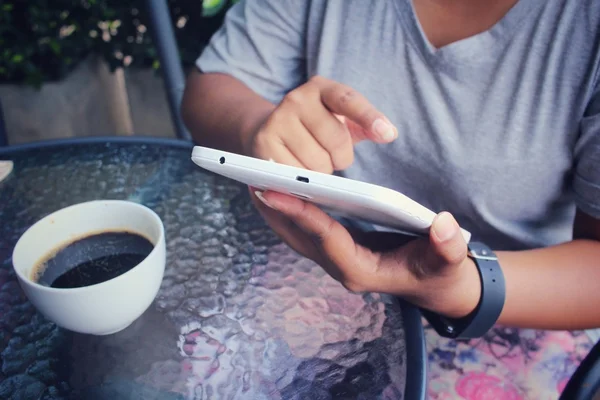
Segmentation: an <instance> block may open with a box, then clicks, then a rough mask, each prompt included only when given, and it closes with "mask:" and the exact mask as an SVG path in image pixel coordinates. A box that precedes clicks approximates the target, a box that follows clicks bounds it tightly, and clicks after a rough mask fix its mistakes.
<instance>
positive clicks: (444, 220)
mask: <svg viewBox="0 0 600 400" xmlns="http://www.w3.org/2000/svg"><path fill="white" fill-rule="evenodd" d="M429 242H430V244H431V250H432V253H433V254H434V255H435V257H436V258H437V261H438V262H437V264H438V265H458V264H460V263H462V262H463V260H464V259H465V258H466V257H467V253H468V249H467V242H465V239H464V237H463V235H462V232H461V229H460V227H459V226H458V223H457V222H456V220H455V219H454V217H453V216H452V214H450V213H448V212H442V213H440V214H438V215H437V216H436V217H435V218H434V220H433V224H432V225H431V229H430V232H429Z"/></svg>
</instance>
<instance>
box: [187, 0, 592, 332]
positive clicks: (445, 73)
mask: <svg viewBox="0 0 600 400" xmlns="http://www.w3.org/2000/svg"><path fill="white" fill-rule="evenodd" d="M197 66H198V69H199V71H196V72H194V73H192V75H191V76H190V78H189V81H188V85H187V88H186V94H185V98H184V104H183V110H182V111H183V115H184V119H185V121H186V123H187V125H188V126H189V128H190V130H191V131H192V132H193V133H195V139H196V140H197V141H198V142H199V143H200V144H202V145H205V146H211V147H216V148H221V149H224V150H229V151H234V152H239V153H243V154H247V155H251V156H254V157H259V158H263V159H273V160H274V161H276V162H279V163H284V164H291V165H296V166H302V167H305V168H309V169H313V170H317V171H322V172H327V173H332V172H334V171H338V173H340V174H342V175H344V176H347V177H350V178H353V179H358V180H364V181H369V182H371V183H376V184H379V185H383V186H387V187H390V188H392V189H396V190H398V191H400V192H402V193H404V194H406V195H408V196H409V197H411V198H413V199H414V200H416V201H418V202H420V203H422V204H423V205H425V206H427V207H429V208H430V209H432V210H436V211H439V212H440V213H439V214H438V216H437V217H436V219H435V221H434V223H433V226H432V229H431V234H430V237H429V239H428V240H425V239H423V240H414V241H411V242H409V243H408V244H405V245H403V246H400V247H398V248H396V249H394V250H393V251H386V252H381V253H379V252H375V251H372V250H369V249H368V248H367V247H362V246H361V245H359V244H358V243H356V242H355V240H354V239H353V236H352V235H350V234H349V232H348V230H347V229H346V228H345V227H343V226H342V225H340V224H339V223H338V222H337V221H335V220H333V219H331V218H330V217H329V216H327V215H326V214H324V213H323V212H321V211H319V210H318V209H317V208H315V207H313V206H311V205H309V204H306V203H304V202H302V201H300V200H298V199H295V198H291V197H288V196H284V195H281V194H277V193H271V192H269V193H260V192H256V194H254V195H253V198H254V199H255V200H256V201H255V203H256V206H257V207H258V209H259V211H260V212H261V213H262V215H263V216H264V218H265V219H266V221H267V222H268V223H269V224H270V226H271V227H272V228H273V229H274V230H275V231H276V232H277V233H278V234H279V235H280V236H281V237H282V238H283V239H284V240H285V241H286V242H287V243H288V244H289V245H290V246H291V247H293V248H294V249H296V250H297V251H299V252H300V253H302V254H303V255H305V256H307V257H309V258H312V259H313V260H315V261H316V262H318V263H319V264H320V265H321V266H322V267H323V268H325V269H326V270H327V272H328V273H329V274H330V275H332V276H333V277H334V278H335V279H338V280H339V281H340V282H341V283H342V284H344V285H345V286H346V287H347V288H348V289H350V290H353V291H375V292H385V293H391V294H394V295H398V296H402V297H404V298H407V299H408V300H410V301H411V302H413V303H414V304H416V305H417V306H419V307H420V308H421V309H423V310H424V311H425V312H426V315H427V317H428V319H429V321H430V322H431V323H432V325H434V326H435V327H436V330H437V331H438V332H439V333H440V334H441V335H444V336H449V337H455V336H457V335H458V336H459V337H463V336H464V337H479V336H481V335H482V334H483V333H485V331H487V330H488V329H490V328H491V326H492V325H494V324H495V323H498V324H501V325H504V326H512V327H519V328H534V329H557V330H579V329H587V328H595V327H600V309H599V308H598V306H597V305H598V304H600V291H599V290H597V288H598V283H597V282H599V281H600V262H599V261H598V260H600V167H599V164H600V82H599V80H600V78H599V77H600V2H598V1H596V0H582V1H569V0H518V1H517V0H495V1H488V0H451V1H448V0H444V1H441V0H412V1H411V0H386V1H373V2H366V1H363V0H329V1H327V0H305V1H299V0H287V1H286V0H247V1H242V2H241V3H240V4H238V5H236V6H234V7H233V8H232V9H231V10H230V11H229V13H228V15H227V17H226V20H225V24H224V26H223V28H222V29H221V30H220V31H219V32H217V33H216V34H215V36H214V37H213V39H212V41H211V43H210V44H209V46H208V47H207V48H206V49H205V50H204V52H203V54H202V55H201V57H200V58H199V59H198V61H197ZM200 132H202V134H200ZM459 224H460V226H462V227H464V228H465V229H467V230H469V231H470V232H472V234H473V238H474V240H475V241H477V242H482V243H483V244H484V245H485V246H484V248H485V247H486V246H487V247H489V248H490V249H491V250H492V251H493V252H494V254H495V256H497V262H496V261H495V260H494V258H495V257H492V258H491V260H485V259H482V258H478V257H473V255H472V254H471V255H470V254H469V248H468V246H467V244H466V243H465V242H464V240H463V239H462V237H461V235H460V234H459V229H458V227H459ZM315 238H316V239H317V240H314V239H315ZM471 250H473V251H472V253H473V252H474V251H475V250H479V251H481V249H479V248H477V249H471ZM492 255H493V254H492ZM487 266H490V268H492V269H493V271H494V274H495V275H494V277H497V278H498V279H497V281H496V280H494V282H492V278H491V277H488V276H486V275H485V274H486V272H485V271H487V269H486V267H487ZM494 279H495V278H494ZM502 282H504V285H503V284H502ZM482 288H483V290H482ZM486 296H487V297H486ZM490 296H491V297H490Z"/></svg>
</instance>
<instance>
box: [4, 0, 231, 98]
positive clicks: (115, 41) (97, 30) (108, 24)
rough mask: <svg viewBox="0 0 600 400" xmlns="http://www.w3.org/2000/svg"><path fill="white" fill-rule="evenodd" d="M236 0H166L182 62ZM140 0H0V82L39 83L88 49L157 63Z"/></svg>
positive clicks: (125, 62) (111, 57) (111, 58)
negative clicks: (0, 0)
mask: <svg viewBox="0 0 600 400" xmlns="http://www.w3.org/2000/svg"><path fill="white" fill-rule="evenodd" d="M236 1H237V0H168V5H169V8H170V10H171V19H172V22H173V26H174V27H175V33H176V36H177V44H178V47H179V51H180V55H181V61H182V63H183V65H184V66H189V65H192V64H193V62H194V60H195V59H196V58H197V57H198V55H199V53H200V51H201V50H202V48H203V47H204V46H205V45H206V43H207V42H208V40H209V39H210V37H211V36H212V34H213V33H214V32H215V31H216V30H217V29H218V27H219V26H220V25H221V23H222V21H223V17H224V14H225V12H226V11H227V9H228V8H229V7H230V6H231V5H232V4H233V3H235V2H236ZM145 7H146V3H145V1H144V0H129V1H122V0H31V1H26V0H3V1H2V2H0V83H16V84H26V85H30V86H34V87H39V86H40V85H41V84H43V83H44V82H48V81H55V80H59V79H61V78H62V77H64V76H65V75H67V74H68V73H69V72H70V71H71V70H72V69H73V68H75V67H76V66H77V64H78V63H79V62H80V61H82V60H84V59H85V58H86V57H87V56H89V55H90V54H98V55H100V56H101V57H103V58H104V59H105V60H106V61H107V62H108V64H109V65H110V67H111V69H114V68H117V67H153V68H155V69H157V68H159V62H158V59H157V54H156V51H155V49H154V46H153V45H152V40H151V35H150V32H149V31H148V17H147V14H146V10H145Z"/></svg>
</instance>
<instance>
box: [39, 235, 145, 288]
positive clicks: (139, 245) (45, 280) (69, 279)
mask: <svg viewBox="0 0 600 400" xmlns="http://www.w3.org/2000/svg"><path fill="white" fill-rule="evenodd" d="M153 248H154V245H153V244H152V243H151V242H150V241H149V240H148V239H146V238H145V237H143V236H141V235H139V234H137V233H131V232H102V233H98V234H92V235H90V236H86V237H83V238H80V239H77V240H76V241H74V242H72V243H69V244H67V245H66V246H63V247H61V248H60V249H58V251H54V252H52V254H50V255H48V256H47V257H45V258H44V259H43V261H42V262H41V263H40V264H38V265H37V266H36V267H35V268H34V269H33V274H32V278H33V280H34V281H35V282H37V283H39V284H41V285H44V286H50V287H53V288H63V289H67V288H77V287H83V286H90V285H95V284H98V283H101V282H105V281H108V280H110V279H113V278H116V277H117V276H119V275H122V274H124V273H125V272H127V271H129V270H130V269H132V268H133V267H135V266H136V265H138V264H139V263H140V262H142V261H143V260H144V259H145V258H146V257H147V256H148V254H150V252H151V251H152V249H153Z"/></svg>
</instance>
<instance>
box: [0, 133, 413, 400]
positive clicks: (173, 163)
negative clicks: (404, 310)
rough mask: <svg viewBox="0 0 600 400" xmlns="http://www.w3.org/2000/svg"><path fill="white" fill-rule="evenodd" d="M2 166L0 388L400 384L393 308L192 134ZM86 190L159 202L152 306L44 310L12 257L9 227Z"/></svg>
mask: <svg viewBox="0 0 600 400" xmlns="http://www.w3.org/2000/svg"><path fill="white" fill-rule="evenodd" d="M13 159H14V161H15V166H14V171H13V172H12V174H11V175H10V176H9V177H8V178H7V179H6V180H5V181H3V182H0V353H1V359H2V365H1V370H0V399H6V398H11V399H32V398H36V399H37V398H43V399H59V398H81V399H104V398H106V399H111V400H115V399H219V400H220V399H305V398H310V399H311V400H317V399H330V398H331V399H333V398H335V399H358V398H360V399H377V398H384V399H397V398H402V392H403V389H404V380H405V375H406V368H405V354H404V331H403V329H402V316H401V313H400V308H399V306H398V305H396V304H395V303H393V302H391V301H388V300H387V299H385V298H382V297H381V296H377V295H356V294H351V293H348V292H347V291H346V290H345V289H343V288H342V287H341V286H340V285H339V284H338V283H337V282H335V281H334V280H333V279H331V278H330V277H328V276H327V275H326V274H325V273H324V272H323V271H322V270H321V268H319V267H317V266H316V265H315V264H313V263H312V262H310V261H308V260H306V259H303V258H301V257H299V256H298V255H296V253H294V252H293V251H292V250H290V249H289V248H288V247H286V246H285V245H283V244H281V242H280V241H279V240H278V239H277V238H276V237H275V236H274V235H273V234H272V233H271V231H270V230H269V229H268V228H267V227H266V226H265V225H264V223H263V221H262V219H261V218H260V216H259V215H258V214H257V213H256V212H255V211H254V209H253V208H252V206H251V205H250V204H249V198H248V194H247V191H246V189H245V187H243V186H241V185H238V184H236V183H234V182H232V181H229V180H226V179H224V178H220V177H216V176H214V175H212V174H207V173H205V172H203V171H202V170H201V169H200V168H198V167H197V166H195V165H194V164H193V163H192V162H191V161H190V149H188V148H178V147H168V146H159V145H150V144H148V145H140V144H114V143H113V144H94V145H91V144H87V145H77V146H75V147H71V148H69V149H67V148H62V147H58V148H51V149H45V150H31V151H26V152H21V153H18V154H17V155H15V156H14V158H13ZM94 199H129V200H132V201H136V202H140V203H143V204H145V205H147V206H149V207H151V208H152V209H154V210H155V211H156V212H157V213H158V214H159V215H160V216H161V218H162V219H163V221H164V223H165V228H166V237H167V252H168V255H167V269H166V272H165V277H164V280H163V283H162V287H161V289H160V292H159V294H158V296H157V298H156V300H155V302H154V304H153V305H152V306H151V307H150V309H149V310H148V311H147V312H146V313H145V314H144V315H143V316H142V317H141V318H139V319H138V320H137V321H136V322H135V323H134V324H133V325H131V326H130V327H129V328H127V329H126V330H124V331H122V332H119V333H117V334H114V335H110V336H104V337H95V336H87V335H80V334H75V333H72V332H69V331H66V330H63V329H59V328H57V327H56V326H55V325H54V324H52V323H51V322H48V321H47V320H45V319H44V317H42V316H41V315H40V314H38V313H37V312H36V311H35V310H34V308H33V307H32V306H31V305H30V304H29V303H28V302H27V300H26V298H25V297H24V295H23V294H22V292H21V290H20V287H19V285H18V283H17V280H16V278H15V276H14V273H13V271H12V264H11V259H10V257H11V251H12V248H13V246H14V244H15V243H16V241H17V239H18V238H19V236H20V235H21V234H22V233H23V232H24V231H25V230H26V229H27V228H28V227H29V226H30V225H31V224H33V223H34V222H36V221H37V220H38V219H40V218H41V217H43V216H45V215H47V214H49V213H51V212H53V211H56V210H58V209H60V208H62V207H65V206H68V205H71V204H74V203H78V202H83V201H87V200H94Z"/></svg>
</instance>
